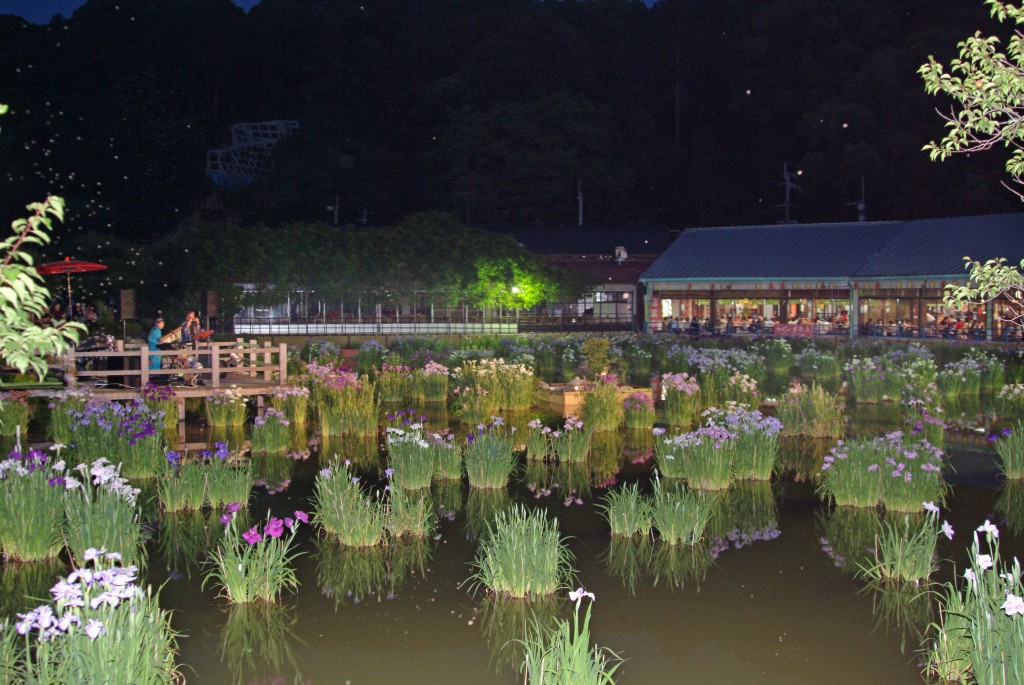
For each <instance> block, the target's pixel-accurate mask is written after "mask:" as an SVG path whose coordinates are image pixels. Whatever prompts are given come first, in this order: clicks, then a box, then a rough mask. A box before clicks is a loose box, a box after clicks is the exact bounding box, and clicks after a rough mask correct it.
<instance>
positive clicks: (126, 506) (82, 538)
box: [59, 459, 146, 566]
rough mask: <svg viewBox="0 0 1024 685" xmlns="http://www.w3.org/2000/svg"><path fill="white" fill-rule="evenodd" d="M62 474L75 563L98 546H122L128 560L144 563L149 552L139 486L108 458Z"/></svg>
mask: <svg viewBox="0 0 1024 685" xmlns="http://www.w3.org/2000/svg"><path fill="white" fill-rule="evenodd" d="M59 477H61V478H64V487H65V488H66V490H67V493H66V494H67V496H66V497H65V499H64V521H63V527H62V535H63V538H64V544H65V545H66V546H67V548H68V550H69V551H70V552H71V555H72V557H73V559H74V560H75V563H77V564H80V565H82V564H85V563H86V562H87V561H89V559H87V554H88V551H89V550H90V549H93V548H97V546H98V548H102V549H107V550H119V554H120V555H121V558H122V560H123V561H124V563H125V564H128V565H132V566H141V565H142V564H143V562H144V561H145V558H146V555H145V548H144V547H143V542H144V540H145V537H144V535H143V528H142V519H141V516H140V512H139V507H138V504H137V502H136V497H137V495H138V494H139V489H138V488H134V487H132V486H131V484H130V483H129V482H128V480H127V479H125V478H123V477H121V475H120V473H119V472H118V470H117V468H116V467H115V466H113V465H112V464H111V463H110V462H108V461H107V460H106V459H97V460H96V461H94V462H92V463H91V464H88V465H86V464H79V465H78V466H76V467H75V468H74V469H72V470H70V471H64V472H63V473H62V474H61V475H60V476H59ZM79 479H81V480H79Z"/></svg>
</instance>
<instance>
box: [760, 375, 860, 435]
mask: <svg viewBox="0 0 1024 685" xmlns="http://www.w3.org/2000/svg"><path fill="white" fill-rule="evenodd" d="M775 415H776V416H777V417H778V419H779V421H781V422H782V426H783V432H784V434H785V435H806V436H808V437H812V438H838V437H841V436H842V435H843V433H844V432H845V430H846V419H845V417H844V416H843V407H842V405H841V404H840V403H839V401H838V398H837V397H836V396H835V395H833V394H832V393H829V392H826V391H825V389H824V388H822V387H821V386H820V385H818V384H817V383H815V384H813V385H811V387H810V388H808V387H807V386H806V385H802V384H800V383H793V384H791V385H790V386H789V393H788V394H787V395H786V396H784V397H783V398H782V400H781V401H780V402H779V407H778V410H777V411H776V414H775Z"/></svg>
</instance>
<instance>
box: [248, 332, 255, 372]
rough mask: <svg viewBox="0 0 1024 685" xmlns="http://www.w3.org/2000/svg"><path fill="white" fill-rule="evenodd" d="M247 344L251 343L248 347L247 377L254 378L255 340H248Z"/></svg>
mask: <svg viewBox="0 0 1024 685" xmlns="http://www.w3.org/2000/svg"><path fill="white" fill-rule="evenodd" d="M249 344H250V345H252V347H250V348H249V377H250V378H255V377H256V368H255V367H256V350H255V348H256V341H255V340H250V341H249Z"/></svg>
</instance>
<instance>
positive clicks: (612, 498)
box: [598, 483, 654, 537]
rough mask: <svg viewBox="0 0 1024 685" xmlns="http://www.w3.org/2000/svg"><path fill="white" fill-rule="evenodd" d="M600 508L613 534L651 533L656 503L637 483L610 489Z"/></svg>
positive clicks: (623, 535)
mask: <svg viewBox="0 0 1024 685" xmlns="http://www.w3.org/2000/svg"><path fill="white" fill-rule="evenodd" d="M598 508H599V509H600V510H601V511H602V513H604V516H605V518H606V519H607V520H608V525H609V527H610V528H611V530H612V535H613V536H621V537H632V536H634V535H644V536H647V535H650V533H651V528H652V526H653V525H654V504H653V502H652V501H651V498H650V497H647V496H646V495H643V494H641V493H640V488H639V486H638V485H637V484H636V483H633V484H632V485H625V486H623V487H622V488H620V489H618V490H609V491H608V493H607V494H606V495H605V500H604V503H603V504H601V505H599V506H598Z"/></svg>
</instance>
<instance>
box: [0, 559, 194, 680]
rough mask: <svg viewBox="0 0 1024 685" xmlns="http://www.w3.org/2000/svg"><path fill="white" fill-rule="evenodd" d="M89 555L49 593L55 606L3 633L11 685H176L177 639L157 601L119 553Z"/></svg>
mask: <svg viewBox="0 0 1024 685" xmlns="http://www.w3.org/2000/svg"><path fill="white" fill-rule="evenodd" d="M85 552H86V553H85V557H86V559H85V561H84V562H83V563H82V564H81V566H80V567H79V568H78V570H76V571H75V572H74V573H72V574H71V575H69V576H68V577H67V578H63V579H61V580H60V581H59V582H58V583H57V584H56V585H54V586H53V588H52V589H51V590H50V592H51V595H52V600H51V602H49V603H47V604H43V605H41V606H39V607H37V608H35V609H33V610H32V611H29V612H27V613H25V614H23V615H21V616H19V620H18V621H17V623H16V624H14V625H8V626H5V627H3V628H2V629H0V630H2V631H3V633H4V635H3V637H2V638H0V643H3V644H2V645H0V653H3V652H6V654H4V655H2V656H0V668H3V667H4V666H7V669H6V672H5V676H6V677H8V678H10V677H11V676H12V675H14V676H15V677H14V678H13V679H12V680H9V681H8V682H25V683H137V684H138V685H164V684H166V683H171V682H178V681H179V679H181V678H182V675H181V673H180V672H179V671H178V666H177V665H176V663H175V660H176V657H177V655H178V651H177V634H176V633H175V632H174V630H173V629H172V628H171V621H170V613H169V612H167V611H164V610H162V609H160V607H159V597H158V596H157V594H156V593H154V592H152V591H150V590H149V589H148V588H146V589H144V588H143V587H141V586H140V585H138V569H137V568H136V567H135V566H131V565H127V566H121V565H119V563H120V560H119V559H118V554H116V553H112V552H111V553H107V552H106V551H105V550H103V549H96V548H89V549H88V550H86V551H85ZM19 634H20V635H24V636H25V637H23V638H20V644H19V645H17V646H15V644H14V642H13V640H12V639H11V636H13V637H17V635H19ZM4 661H6V662H7V663H3V662H4Z"/></svg>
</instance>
